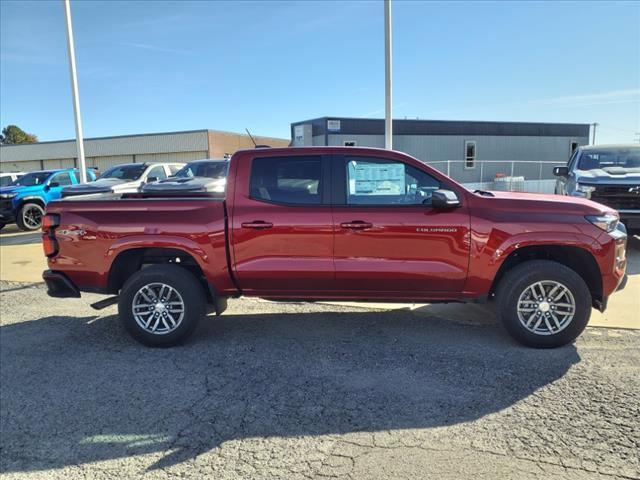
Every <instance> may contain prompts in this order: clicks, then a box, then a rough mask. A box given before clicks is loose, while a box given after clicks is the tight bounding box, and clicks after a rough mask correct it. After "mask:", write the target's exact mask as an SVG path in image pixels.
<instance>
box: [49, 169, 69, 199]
mask: <svg viewBox="0 0 640 480" xmlns="http://www.w3.org/2000/svg"><path fill="white" fill-rule="evenodd" d="M47 185H48V188H49V189H48V191H47V197H48V200H49V201H51V200H58V199H59V198H61V197H62V189H63V188H64V187H66V186H69V185H73V181H72V180H71V174H70V173H69V172H60V173H56V174H55V175H53V176H52V177H51V178H50V179H49V183H48V184H47Z"/></svg>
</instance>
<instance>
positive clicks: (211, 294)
mask: <svg viewBox="0 0 640 480" xmlns="http://www.w3.org/2000/svg"><path fill="white" fill-rule="evenodd" d="M161 264H171V265H176V266H179V267H181V268H184V269H185V270H188V271H189V272H191V273H192V274H193V275H194V276H195V277H196V278H197V279H198V280H199V282H200V283H201V285H202V287H203V289H204V292H205V295H206V298H207V302H209V303H214V302H215V300H216V299H217V298H218V293H217V291H216V289H215V287H214V286H213V285H211V284H210V283H209V282H208V281H207V278H206V276H205V274H204V271H203V269H202V266H201V265H200V263H199V262H198V261H197V260H196V258H195V256H194V255H192V254H191V253H190V252H188V251H187V250H185V249H182V248H179V247H173V246H171V247H133V248H128V249H125V250H122V251H121V252H119V253H118V254H117V255H116V257H115V258H114V260H113V262H111V266H110V268H109V272H108V279H107V292H108V293H112V294H118V292H119V291H120V289H121V288H122V286H123V285H124V283H125V282H126V281H127V279H128V278H129V277H131V275H133V274H134V273H136V272H138V271H139V270H141V269H143V268H145V266H148V265H161Z"/></svg>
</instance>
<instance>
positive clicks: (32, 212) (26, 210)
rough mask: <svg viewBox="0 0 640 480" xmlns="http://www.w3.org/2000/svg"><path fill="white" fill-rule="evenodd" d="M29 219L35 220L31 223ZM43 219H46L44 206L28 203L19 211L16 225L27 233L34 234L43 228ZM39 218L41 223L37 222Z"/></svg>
mask: <svg viewBox="0 0 640 480" xmlns="http://www.w3.org/2000/svg"><path fill="white" fill-rule="evenodd" d="M27 217H30V218H33V219H34V220H33V221H30V220H29V219H28V218H27ZM42 217H44V208H43V207H42V205H40V204H38V203H33V202H27V203H25V204H24V205H22V206H21V207H20V209H19V210H18V218H16V224H17V225H18V228H19V229H20V230H23V231H25V232H32V231H34V230H38V229H40V228H41V227H42ZM37 218H39V221H37V222H36V221H35V220H36V219H37Z"/></svg>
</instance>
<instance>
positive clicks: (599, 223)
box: [584, 213, 620, 232]
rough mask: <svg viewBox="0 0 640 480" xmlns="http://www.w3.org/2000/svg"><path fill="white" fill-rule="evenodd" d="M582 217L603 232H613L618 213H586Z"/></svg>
mask: <svg viewBox="0 0 640 480" xmlns="http://www.w3.org/2000/svg"><path fill="white" fill-rule="evenodd" d="M584 218H586V219H587V220H589V221H590V222H591V223H593V224H594V225H595V226H596V227H598V228H599V229H601V230H604V231H605V232H613V231H614V230H615V229H616V227H617V226H618V221H619V220H620V219H619V218H618V215H614V214H613V213H607V214H606V215H587V216H586V217H584Z"/></svg>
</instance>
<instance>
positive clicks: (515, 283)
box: [497, 260, 591, 348]
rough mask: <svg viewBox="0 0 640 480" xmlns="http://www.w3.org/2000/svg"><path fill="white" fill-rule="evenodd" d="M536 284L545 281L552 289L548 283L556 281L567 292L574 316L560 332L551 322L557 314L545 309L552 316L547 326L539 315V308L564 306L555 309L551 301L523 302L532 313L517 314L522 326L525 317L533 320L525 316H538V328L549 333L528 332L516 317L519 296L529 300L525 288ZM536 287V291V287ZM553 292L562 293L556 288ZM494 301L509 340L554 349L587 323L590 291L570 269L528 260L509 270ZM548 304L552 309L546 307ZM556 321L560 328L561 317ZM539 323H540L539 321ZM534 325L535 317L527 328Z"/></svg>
mask: <svg viewBox="0 0 640 480" xmlns="http://www.w3.org/2000/svg"><path fill="white" fill-rule="evenodd" d="M536 282H549V286H548V288H549V289H551V287H552V286H553V284H551V282H557V283H559V284H561V285H562V286H564V287H566V289H567V290H568V291H569V292H570V294H571V296H572V298H573V301H574V303H575V306H574V312H575V313H574V315H573V318H572V319H570V320H568V321H567V324H566V326H563V327H562V329H558V327H557V324H556V323H555V322H554V321H553V313H559V312H558V311H555V312H553V311H551V310H545V311H548V313H549V314H550V315H551V316H552V318H551V319H548V322H549V323H547V320H545V318H544V317H545V315H546V314H545V313H543V311H542V308H544V309H548V308H558V309H561V308H566V307H559V306H558V307H556V306H555V304H554V303H553V302H551V303H550V304H549V303H547V302H546V301H544V299H543V302H541V303H536V302H539V300H537V299H533V300H524V301H526V302H531V303H528V304H527V306H528V307H531V308H532V310H533V311H532V312H527V313H521V316H522V317H523V319H524V321H525V323H526V322H527V321H528V320H529V318H533V317H529V315H542V320H545V322H544V323H545V325H542V323H539V324H540V327H539V328H540V329H545V330H546V331H547V332H549V333H547V334H542V333H540V334H539V333H535V332H534V331H531V330H530V329H528V328H527V327H526V326H525V324H523V322H522V321H521V320H520V317H519V315H518V303H519V300H520V298H521V295H524V297H523V298H525V299H527V298H531V297H530V296H527V293H526V291H527V289H528V288H529V286H531V285H533V284H535V283H536ZM543 285H544V284H543ZM537 288H538V289H539V287H537ZM543 288H544V287H543ZM557 291H562V290H561V289H560V290H557ZM547 293H549V290H547ZM554 295H555V294H554ZM497 298H498V315H499V317H500V320H501V321H502V324H503V325H504V327H505V328H506V330H507V331H508V332H509V334H510V335H511V336H512V337H513V338H515V339H516V340H517V341H518V342H520V343H522V344H523V345H526V346H528V347H534V348H555V347H560V346H562V345H566V344H568V343H571V342H573V341H574V340H575V339H576V338H577V337H578V336H579V335H580V334H581V333H582V331H583V330H584V329H585V327H586V326H587V323H588V322H589V317H590V316H591V292H590V291H589V288H588V287H587V285H586V283H585V282H584V280H583V279H582V278H581V277H580V276H579V275H578V274H577V273H576V272H575V271H573V270H571V269H570V268H568V267H565V266H564V265H562V264H560V263H557V262H553V261H549V260H531V261H528V262H524V263H522V264H520V265H518V266H516V267H514V268H513V269H511V270H509V271H508V272H507V273H506V274H505V276H504V277H503V278H502V280H501V281H500V284H499V285H498V289H497ZM539 298H542V297H539ZM565 298H567V297H565ZM561 301H562V300H561ZM565 301H566V300H565ZM549 305H552V306H551V307H549ZM569 308H570V307H569ZM556 318H559V319H560V320H561V325H562V318H563V317H562V316H561V315H558V316H557V317H556ZM542 320H540V322H541V321H542ZM538 322H539V317H538V316H536V317H535V318H534V319H533V321H532V322H531V324H530V325H531V326H532V327H533V328H534V329H535V325H538ZM546 325H551V326H552V328H553V329H556V330H557V331H556V332H555V333H554V332H553V329H551V330H550V329H549V328H547V326H546Z"/></svg>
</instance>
